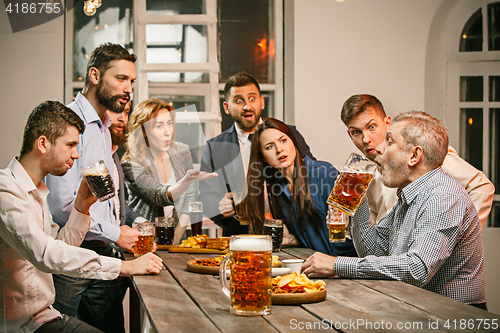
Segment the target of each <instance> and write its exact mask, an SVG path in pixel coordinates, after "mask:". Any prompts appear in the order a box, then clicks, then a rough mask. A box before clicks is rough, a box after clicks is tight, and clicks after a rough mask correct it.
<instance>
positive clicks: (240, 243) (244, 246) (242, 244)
mask: <svg viewBox="0 0 500 333" xmlns="http://www.w3.org/2000/svg"><path fill="white" fill-rule="evenodd" d="M230 249H231V251H254V252H256V251H272V250H273V244H272V242H270V241H269V240H268V239H266V238H255V237H243V238H238V239H235V240H234V241H232V242H231V244H230Z"/></svg>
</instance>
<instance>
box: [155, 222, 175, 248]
mask: <svg viewBox="0 0 500 333" xmlns="http://www.w3.org/2000/svg"><path fill="white" fill-rule="evenodd" d="M175 222H176V221H175V218H173V217H163V216H159V217H157V218H155V236H156V244H158V245H172V243H173V242H174V234H175Z"/></svg>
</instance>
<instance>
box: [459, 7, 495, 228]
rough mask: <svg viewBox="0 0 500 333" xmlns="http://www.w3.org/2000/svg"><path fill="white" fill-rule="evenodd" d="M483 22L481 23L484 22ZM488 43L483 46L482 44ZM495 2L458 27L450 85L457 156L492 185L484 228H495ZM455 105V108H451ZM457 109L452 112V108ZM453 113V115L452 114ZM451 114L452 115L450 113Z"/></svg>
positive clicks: (473, 14)
mask: <svg viewBox="0 0 500 333" xmlns="http://www.w3.org/2000/svg"><path fill="white" fill-rule="evenodd" d="M483 20H484V21H483ZM485 42H487V46H486V43H485ZM498 51H500V2H493V3H489V4H488V3H485V4H484V5H483V6H481V7H480V8H479V9H477V10H476V11H475V12H473V13H472V15H471V16H470V17H469V19H468V20H467V22H466V23H465V25H464V26H463V29H462V32H461V35H460V43H459V54H458V57H457V61H456V62H455V63H453V64H451V65H450V69H451V70H450V73H453V74H451V75H452V76H454V75H457V74H458V75H457V76H458V78H453V77H450V80H451V82H457V84H458V85H457V86H455V87H457V88H458V91H459V93H458V94H457V95H454V96H455V98H457V101H452V103H453V104H454V105H457V106H458V109H459V112H460V155H461V156H462V157H463V158H464V159H465V160H467V161H468V162H469V163H470V164H472V165H473V166H474V167H476V168H477V169H480V170H483V172H484V173H485V174H486V175H487V176H488V177H489V178H490V180H491V181H492V183H493V184H494V185H495V191H496V192H495V196H494V203H493V208H492V211H491V214H490V219H489V226H490V227H500V219H499V218H498V217H499V216H500V173H499V172H500V170H499V167H500V158H499V151H500V140H499V135H498V128H499V126H500V68H499V66H498V65H497V63H498V60H499V59H500V52H498ZM455 103H456V104H455ZM455 110H456V109H455ZM452 112H453V110H452ZM455 112H456V111H455Z"/></svg>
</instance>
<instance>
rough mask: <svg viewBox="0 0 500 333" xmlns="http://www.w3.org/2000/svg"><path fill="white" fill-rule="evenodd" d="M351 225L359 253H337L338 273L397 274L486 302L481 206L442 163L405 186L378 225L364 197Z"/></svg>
mask: <svg viewBox="0 0 500 333" xmlns="http://www.w3.org/2000/svg"><path fill="white" fill-rule="evenodd" d="M351 228H352V230H351V235H352V236H353V240H354V245H355V247H356V250H357V252H358V254H359V256H360V258H347V257H337V260H336V261H335V265H334V269H335V273H336V274H337V275H338V276H341V277H349V278H372V279H394V280H399V281H403V282H406V283H409V284H412V285H415V286H418V287H421V288H424V289H427V290H430V291H433V292H435V293H437V294H440V295H444V296H447V297H450V298H453V299H455V300H457V301H460V302H463V303H467V304H469V303H483V302H485V301H486V298H485V290H484V267H483V255H484V248H483V241H482V238H481V228H480V226H479V218H478V217H477V213H476V209H475V208H474V205H473V203H472V201H471V199H470V198H469V196H468V195H467V192H466V191H465V190H464V189H463V187H461V186H460V185H459V184H458V183H457V182H456V181H455V180H454V179H453V178H452V177H451V176H450V175H448V174H447V173H445V172H444V171H443V170H442V169H441V168H436V169H434V170H432V171H430V172H428V173H426V174H425V175H423V176H421V177H420V178H418V179H417V180H415V181H413V182H412V183H410V184H409V185H407V186H406V187H405V188H403V189H402V191H401V196H400V197H399V199H398V202H397V203H396V204H395V205H394V207H393V208H392V209H391V211H390V212H389V214H387V215H386V216H385V217H384V218H382V219H381V220H380V222H379V223H378V224H377V225H375V224H374V223H373V221H372V220H371V218H370V210H369V206H368V203H367V202H365V203H364V204H363V205H362V206H361V207H360V208H359V209H358V211H357V212H356V214H355V215H354V219H353V223H352V227H351Z"/></svg>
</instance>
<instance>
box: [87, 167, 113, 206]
mask: <svg viewBox="0 0 500 333" xmlns="http://www.w3.org/2000/svg"><path fill="white" fill-rule="evenodd" d="M82 172H83V176H84V177H85V181H86V182H87V185H88V186H89V188H90V191H92V194H93V195H94V196H95V197H96V198H97V200H99V201H106V200H108V199H110V198H112V197H114V196H115V185H114V184H113V179H112V178H111V175H110V174H109V171H108V168H107V167H106V164H104V161H103V160H100V161H98V162H95V163H92V164H90V165H87V166H86V167H84V168H83V169H82Z"/></svg>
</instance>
